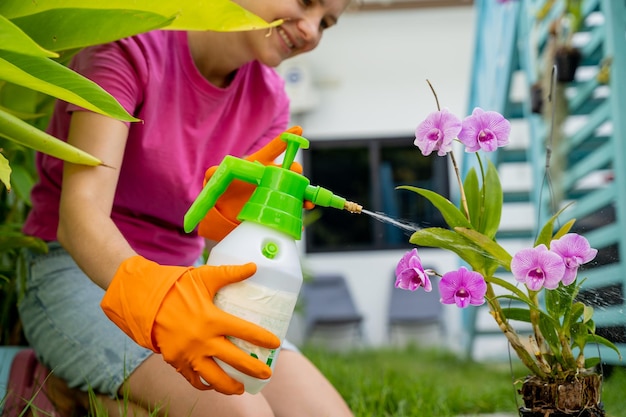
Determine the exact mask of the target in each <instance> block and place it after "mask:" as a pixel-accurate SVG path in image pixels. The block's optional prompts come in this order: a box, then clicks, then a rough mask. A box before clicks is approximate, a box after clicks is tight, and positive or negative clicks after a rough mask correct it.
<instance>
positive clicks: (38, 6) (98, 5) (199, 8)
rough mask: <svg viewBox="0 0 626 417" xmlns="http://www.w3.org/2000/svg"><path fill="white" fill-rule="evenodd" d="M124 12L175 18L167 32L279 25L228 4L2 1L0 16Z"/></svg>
mask: <svg viewBox="0 0 626 417" xmlns="http://www.w3.org/2000/svg"><path fill="white" fill-rule="evenodd" d="M59 8H63V9H68V8H76V9H101V10H102V9H126V10H141V11H149V12H152V13H156V14H159V15H161V16H176V19H175V20H174V21H173V22H172V24H171V25H169V26H168V27H167V28H168V29H175V30H214V31H220V32H226V31H239V30H254V29H267V28H269V27H272V26H277V25H278V24H280V22H281V21H276V22H272V23H268V22H266V21H265V20H263V19H261V18H260V17H258V16H256V15H255V14H253V13H251V12H249V11H248V10H246V9H244V8H242V7H241V6H239V5H238V4H236V3H234V2H233V1H231V0H210V1H197V0H178V1H164V0H158V1H155V0H133V1H130V0H37V1H30V0H2V1H1V2H0V14H2V15H4V16H5V17H7V18H8V19H15V18H18V17H23V16H29V15H33V14H36V13H41V12H45V11H47V10H52V9H59Z"/></svg>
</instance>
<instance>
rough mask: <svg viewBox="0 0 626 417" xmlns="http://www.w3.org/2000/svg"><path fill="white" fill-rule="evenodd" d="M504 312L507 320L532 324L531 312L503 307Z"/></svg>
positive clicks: (524, 309)
mask: <svg viewBox="0 0 626 417" xmlns="http://www.w3.org/2000/svg"><path fill="white" fill-rule="evenodd" d="M502 312H503V313H504V316H505V317H506V318H507V320H515V321H521V322H524V323H530V310H528V309H526V308H517V307H502Z"/></svg>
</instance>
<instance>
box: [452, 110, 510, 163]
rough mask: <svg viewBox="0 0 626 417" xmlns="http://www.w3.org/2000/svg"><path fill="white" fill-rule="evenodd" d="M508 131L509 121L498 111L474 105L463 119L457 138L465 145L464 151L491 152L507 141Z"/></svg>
mask: <svg viewBox="0 0 626 417" xmlns="http://www.w3.org/2000/svg"><path fill="white" fill-rule="evenodd" d="M510 132H511V123H510V122H509V121H508V120H507V119H505V118H504V116H502V115H501V114H500V113H498V112H495V111H484V110H483V109H481V108H480V107H476V108H475V109H474V111H472V115H471V116H467V117H466V118H465V119H464V120H463V124H462V129H461V133H459V140H460V141H461V142H462V143H463V144H464V145H465V146H466V148H465V150H466V152H476V151H479V150H483V151H485V152H493V151H495V150H496V149H498V148H499V147H501V146H504V145H507V144H508V143H509V133H510Z"/></svg>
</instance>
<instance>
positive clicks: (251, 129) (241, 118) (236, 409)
mask: <svg viewBox="0 0 626 417" xmlns="http://www.w3.org/2000/svg"><path fill="white" fill-rule="evenodd" d="M348 2H349V0H274V1H268V2H264V1H263V2H262V1H258V0H257V1H252V0H241V1H239V3H240V4H241V5H242V6H243V7H246V8H247V9H249V10H250V11H252V12H253V13H256V14H257V15H259V16H260V17H262V18H264V19H265V20H267V21H274V20H276V19H284V23H283V24H282V25H281V26H279V27H277V28H274V29H272V30H271V31H267V30H264V31H250V32H236V33H221V32H220V33H218V32H176V31H155V32H150V33H146V34H142V35H138V36H135V37H131V38H128V39H124V40H121V41H118V42H114V43H111V44H107V45H100V46H96V47H91V48H87V49H85V50H83V51H81V52H80V53H79V54H78V55H77V56H76V57H75V59H74V61H73V63H72V67H73V68H74V69H75V70H76V71H78V72H80V73H82V74H84V75H86V76H87V77H89V78H91V79H92V80H94V81H95V82H96V83H98V84H99V85H101V86H102V87H104V88H105V89H106V90H107V91H109V92H110V93H111V94H112V95H113V96H114V97H116V99H118V101H119V102H120V103H121V104H122V105H123V106H124V107H125V108H126V109H127V110H128V111H129V112H130V113H131V114H133V115H134V116H135V117H137V118H138V119H140V120H141V122H138V123H130V124H129V123H124V122H120V121H117V120H113V119H110V118H107V117H105V116H102V115H98V114H95V113H91V112H88V111H85V110H84V109H80V108H77V107H75V106H72V105H68V104H67V103H63V102H59V103H57V106H56V109H55V112H54V115H53V118H52V120H51V123H50V127H49V131H50V132H51V133H53V134H54V135H55V136H57V137H60V138H66V139H67V141H68V142H70V143H71V144H73V145H75V146H77V147H79V148H81V149H84V150H86V151H87V152H89V153H91V154H93V155H95V156H97V157H98V158H100V159H101V160H102V161H103V162H104V163H105V164H106V166H100V167H95V168H93V167H85V166H78V165H73V164H69V163H66V164H63V163H62V162H61V161H59V160H57V159H55V158H51V157H48V156H46V155H38V159H37V166H38V170H39V174H40V180H39V182H38V183H37V185H36V186H35V187H34V189H33V192H32V200H33V209H32V211H31V213H30V215H29V218H28V220H27V222H26V224H25V227H24V230H25V232H27V233H29V234H31V235H34V236H38V237H40V238H42V239H44V240H46V241H47V242H48V245H49V249H50V250H49V253H47V254H45V255H37V254H28V255H27V258H28V279H27V282H26V295H25V297H24V299H23V301H22V302H21V303H20V306H19V308H20V314H21V317H22V321H23V323H24V328H25V333H26V336H27V338H28V340H29V343H30V344H31V345H32V346H33V348H34V349H35V351H36V352H37V354H38V356H39V359H40V360H41V361H42V362H43V363H44V364H45V365H46V366H48V367H49V368H50V369H51V370H52V371H53V373H52V375H53V381H55V382H56V384H51V389H53V390H54V389H55V387H56V388H59V387H63V386H64V384H66V385H67V386H68V387H70V388H71V389H70V390H66V392H64V394H68V395H67V397H66V398H65V399H66V400H67V399H72V398H73V399H78V400H79V401H80V402H81V403H82V404H83V405H86V404H87V403H88V402H87V398H88V396H87V394H86V392H87V391H88V390H93V391H94V392H95V393H96V394H97V395H98V398H99V400H100V401H101V402H102V404H103V405H104V406H105V407H106V408H107V409H108V411H109V413H110V415H125V414H128V413H130V414H136V415H148V414H149V413H153V412H154V411H156V410H158V414H159V415H163V416H165V415H167V416H169V417H175V416H180V417H183V416H184V417H187V416H228V417H236V416H255V417H263V416H294V415H297V416H299V417H306V416H333V417H341V416H350V415H351V412H350V411H349V410H348V407H347V406H346V404H345V402H344V401H343V400H342V398H341V397H340V396H339V395H338V393H337V392H336V391H335V389H334V388H333V387H332V386H331V385H330V384H329V382H328V381H327V380H326V379H325V378H324V377H323V376H322V375H321V374H320V372H319V371H318V370H317V369H316V368H315V367H314V366H313V365H312V364H311V363H310V362H309V361H307V360H306V359H305V358H304V357H303V356H302V355H301V354H300V353H299V352H297V350H296V349H290V348H289V346H283V347H284V348H283V349H282V351H281V354H280V356H279V359H278V361H277V364H276V367H275V369H274V372H273V375H272V376H271V380H270V382H269V383H268V384H267V386H266V387H265V388H264V389H263V390H262V391H261V393H259V394H256V395H251V394H248V393H243V387H242V385H241V384H240V383H239V382H237V381H235V380H233V379H232V378H230V377H228V376H227V375H226V374H225V373H224V372H222V371H221V369H220V368H219V367H217V365H216V364H215V362H214V361H213V358H214V357H217V358H220V359H222V360H224V361H225V362H227V363H229V364H231V365H232V366H235V367H236V368H238V369H240V370H241V371H243V372H246V373H248V374H250V375H252V376H255V377H260V378H267V377H269V376H270V374H271V371H270V369H269V367H267V366H266V365H265V364H263V363H261V362H260V361H258V360H256V359H254V358H252V357H249V356H247V355H246V354H245V353H243V352H242V351H241V350H238V349H236V348H234V347H233V345H232V344H230V343H229V342H228V341H227V339H226V338H225V337H224V336H227V335H228V336H235V337H239V338H243V339H246V340H249V341H251V342H253V343H255V344H258V345H261V346H265V347H269V348H275V347H277V346H278V344H279V341H278V339H277V338H276V336H274V335H273V334H271V333H269V332H267V331H265V330H264V329H262V328H260V327H258V326H255V325H253V324H251V323H248V322H245V321H243V320H239V319H236V318H233V317H231V316H228V315H226V314H225V313H223V312H221V311H220V310H218V309H217V308H215V307H214V305H213V303H212V297H213V295H214V294H215V291H217V290H218V289H219V288H220V287H221V286H223V285H226V284H228V283H231V282H236V281H239V280H242V279H245V278H247V277H249V276H250V275H252V274H253V273H254V271H255V268H256V267H255V265H254V264H247V265H224V266H219V267H209V266H196V267H194V266H193V265H198V260H199V259H200V257H201V254H202V251H203V244H204V239H203V236H199V235H198V234H196V233H192V234H187V233H185V232H184V231H183V225H182V222H183V216H184V214H185V212H186V210H187V209H188V208H189V206H190V205H191V203H192V202H193V200H194V199H195V197H196V196H197V195H198V193H199V192H200V190H201V188H202V183H203V179H204V175H205V171H206V170H207V168H209V167H211V166H214V165H217V164H218V163H219V162H220V161H221V160H222V158H223V157H224V156H225V155H227V154H232V155H235V156H244V155H250V154H254V158H255V159H258V160H261V161H262V162H264V163H270V162H271V161H272V160H273V159H274V158H275V157H276V156H278V154H280V153H281V151H282V150H283V149H284V148H281V147H280V146H278V145H277V143H278V142H276V141H272V142H271V140H272V139H273V138H275V137H277V136H278V135H279V134H280V133H282V132H283V131H284V130H285V129H286V127H287V123H288V120H289V109H288V106H289V103H288V99H287V97H286V94H285V92H284V88H283V87H284V86H283V82H282V80H281V79H280V77H279V76H278V75H277V74H276V72H275V71H274V70H273V69H272V68H271V67H275V66H277V65H278V64H280V63H281V62H282V61H283V60H285V59H287V58H290V57H293V56H295V55H298V54H301V53H304V52H307V51H310V50H312V49H313V48H315V47H316V46H317V44H318V43H319V41H320V39H321V37H322V33H323V32H324V31H325V30H326V29H328V28H329V27H331V26H333V25H335V24H336V23H337V20H338V18H339V16H340V15H341V14H342V12H343V11H344V9H345V8H346V7H347V4H348ZM293 131H295V132H296V133H298V132H299V130H298V129H295V130H293ZM229 192H231V193H236V191H230V190H229ZM234 197H235V198H233V200H235V201H236V200H237V198H236V197H237V196H234ZM242 199H245V197H243V198H242V197H239V200H242ZM227 209H228V210H225V211H224V212H223V213H216V212H215V211H214V212H213V213H212V214H211V215H209V216H207V219H205V221H204V222H203V223H204V224H203V225H202V227H201V230H204V232H203V233H202V234H203V235H204V237H207V238H210V239H219V238H221V237H222V236H223V235H224V234H225V233H227V232H228V230H230V228H232V227H233V226H234V224H235V223H233V222H234V221H235V219H233V218H232V215H231V216H229V215H228V214H227V213H228V212H236V207H230V208H228V207H227ZM225 213H226V214H225ZM101 303H102V306H101ZM103 310H104V312H103ZM104 313H106V315H105V314H104ZM107 316H108V317H107ZM202 380H204V382H206V383H207V384H208V385H205V383H203V381H202ZM228 394H239V395H228ZM60 407H61V408H64V405H63V404H62V403H60ZM69 408H71V403H70V406H67V409H69ZM62 411H63V410H62ZM65 411H67V410H65Z"/></svg>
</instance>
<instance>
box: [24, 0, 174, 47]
mask: <svg viewBox="0 0 626 417" xmlns="http://www.w3.org/2000/svg"><path fill="white" fill-rule="evenodd" d="M174 19H175V16H162V15H160V14H156V13H152V12H145V11H138V10H114V9H113V10H98V9H68V8H63V9H53V10H47V11H45V12H41V13H36V14H34V15H29V16H24V17H19V18H15V19H13V20H12V21H13V23H15V24H16V25H17V26H19V27H20V28H21V29H22V30H23V31H24V32H26V33H27V34H28V35H30V37H31V38H32V40H33V41H35V42H37V44H39V45H41V46H42V47H43V48H47V49H49V50H51V51H64V50H68V49H74V48H81V47H85V46H89V45H96V44H101V43H106V42H111V41H114V40H117V39H122V38H125V37H127V36H132V35H136V34H138V33H142V32H148V31H150V30H153V29H157V28H162V27H164V26H168V25H170V24H171V23H172V22H173V20H174ZM111 22H115V25H111Z"/></svg>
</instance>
